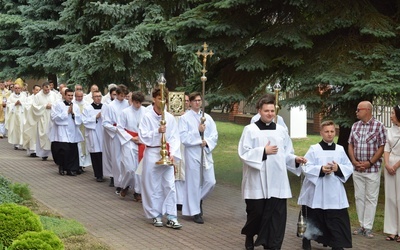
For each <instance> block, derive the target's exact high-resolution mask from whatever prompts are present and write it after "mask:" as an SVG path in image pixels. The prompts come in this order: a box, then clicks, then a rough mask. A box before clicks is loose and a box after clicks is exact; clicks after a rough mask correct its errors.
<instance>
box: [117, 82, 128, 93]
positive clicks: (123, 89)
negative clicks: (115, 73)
mask: <svg viewBox="0 0 400 250" xmlns="http://www.w3.org/2000/svg"><path fill="white" fill-rule="evenodd" d="M116 92H117V95H119V94H125V95H127V94H129V90H128V88H127V87H126V86H125V85H124V84H120V85H118V87H117V90H116Z"/></svg>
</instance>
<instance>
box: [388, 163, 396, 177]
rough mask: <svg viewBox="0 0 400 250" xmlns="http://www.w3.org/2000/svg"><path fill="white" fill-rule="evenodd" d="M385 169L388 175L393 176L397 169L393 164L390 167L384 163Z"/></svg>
mask: <svg viewBox="0 0 400 250" xmlns="http://www.w3.org/2000/svg"><path fill="white" fill-rule="evenodd" d="M385 168H386V170H387V171H388V173H389V174H390V175H395V174H396V170H397V169H398V168H399V167H398V166H397V164H394V165H393V166H391V165H389V164H387V163H385Z"/></svg>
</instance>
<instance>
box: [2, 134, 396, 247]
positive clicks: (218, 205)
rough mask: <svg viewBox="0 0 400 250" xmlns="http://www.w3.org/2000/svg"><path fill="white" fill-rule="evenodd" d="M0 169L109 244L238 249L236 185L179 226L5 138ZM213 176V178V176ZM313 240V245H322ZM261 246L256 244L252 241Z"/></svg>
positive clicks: (291, 229) (357, 242)
mask: <svg viewBox="0 0 400 250" xmlns="http://www.w3.org/2000/svg"><path fill="white" fill-rule="evenodd" d="M0 174H1V175H4V176H6V177H7V178H9V179H10V180H12V181H15V182H20V183H27V184H29V186H30V188H31V190H32V192H33V196H34V197H35V198H36V199H38V200H39V201H41V202H42V203H44V204H45V205H46V206H48V207H49V208H51V209H53V210H55V211H56V212H57V213H59V214H61V215H63V216H65V217H67V218H73V219H76V220H78V221H79V222H81V223H82V224H83V225H84V226H85V227H86V228H87V230H88V232H89V233H90V234H92V235H94V236H95V237H97V238H98V239H100V240H102V241H103V242H105V243H106V244H108V245H109V246H110V247H111V248H112V249H115V250H123V249H129V250H131V249H207V250H208V249H244V236H243V235H241V234H240V230H241V227H242V226H243V225H244V222H245V219H246V214H245V206H244V202H243V201H242V200H241V196H240V190H238V189H237V188H232V187H228V186H223V185H218V184H217V186H216V188H215V190H214V192H213V194H212V195H211V197H210V198H209V199H207V200H205V201H204V205H203V208H204V220H205V224H203V225H198V224H195V223H194V222H192V218H189V217H182V216H180V215H179V220H180V222H181V223H182V224H183V228H182V230H173V229H170V228H166V227H162V228H156V227H154V226H152V224H151V221H150V220H147V219H145V218H144V214H143V210H142V207H141V204H140V203H136V202H133V201H132V200H133V197H132V194H129V195H128V196H127V197H126V198H125V199H121V198H119V197H118V196H116V195H115V194H114V188H110V187H108V181H107V182H103V183H98V182H96V181H95V179H94V177H93V172H92V170H91V169H90V168H87V170H86V172H85V173H83V174H82V175H80V176H77V177H71V176H60V175H59V174H58V171H57V167H56V165H55V164H54V163H53V161H52V160H51V159H49V160H48V161H41V159H40V158H30V157H28V156H27V155H26V151H23V150H14V149H13V147H12V146H11V145H10V144H8V143H7V141H6V139H1V140H0ZM217 182H218V180H217ZM297 213H298V208H289V209H288V223H287V228H286V235H285V242H284V244H283V248H282V249H301V240H300V239H299V238H297V237H296V236H295V232H296V223H297ZM312 244H313V249H327V248H323V247H322V246H320V245H317V244H315V242H313V243H312ZM256 249H257V250H261V249H262V247H257V248H256ZM353 249H385V250H391V249H400V243H395V242H386V241H385V240H384V236H383V235H376V236H375V238H374V239H366V238H364V237H361V236H356V237H353Z"/></svg>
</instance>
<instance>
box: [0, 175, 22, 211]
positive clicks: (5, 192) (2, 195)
mask: <svg viewBox="0 0 400 250" xmlns="http://www.w3.org/2000/svg"><path fill="white" fill-rule="evenodd" d="M10 186H11V181H9V180H7V179H6V178H4V177H2V176H0V205H1V204H3V203H20V202H22V198H21V197H20V196H19V195H17V194H15V193H14V192H13V191H12V190H11V189H10Z"/></svg>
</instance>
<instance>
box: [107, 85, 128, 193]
mask: <svg viewBox="0 0 400 250" xmlns="http://www.w3.org/2000/svg"><path fill="white" fill-rule="evenodd" d="M116 93H117V97H116V98H115V99H114V101H112V102H111V103H110V104H109V105H107V106H106V109H104V110H105V112H102V114H103V127H104V138H103V142H104V144H107V147H108V150H109V151H110V155H107V154H103V174H104V176H109V177H112V178H113V179H112V180H113V185H114V186H115V187H116V188H117V190H116V193H117V194H119V192H120V191H121V183H120V180H119V176H120V174H121V143H120V141H119V138H118V136H117V125H118V119H119V116H120V115H121V112H122V110H123V109H124V108H127V107H129V103H128V100H126V99H125V96H126V95H127V94H128V93H129V91H128V89H127V88H126V86H125V85H123V84H121V85H118V87H117V89H116ZM107 156H109V157H110V158H108V157H107Z"/></svg>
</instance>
